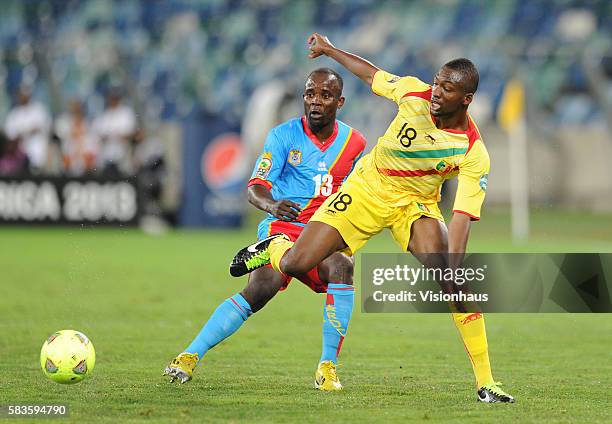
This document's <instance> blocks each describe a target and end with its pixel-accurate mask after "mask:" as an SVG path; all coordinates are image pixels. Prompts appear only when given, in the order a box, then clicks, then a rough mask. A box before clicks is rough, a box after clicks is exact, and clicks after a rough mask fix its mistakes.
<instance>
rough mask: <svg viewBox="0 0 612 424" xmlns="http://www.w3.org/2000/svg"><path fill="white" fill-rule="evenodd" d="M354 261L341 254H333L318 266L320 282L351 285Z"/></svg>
mask: <svg viewBox="0 0 612 424" xmlns="http://www.w3.org/2000/svg"><path fill="white" fill-rule="evenodd" d="M354 268H355V267H354V260H353V258H352V257H349V256H346V255H343V254H342V253H334V254H333V255H331V256H330V257H329V258H327V259H325V260H324V261H323V262H322V263H321V264H320V265H319V277H320V278H321V280H323V281H326V282H328V283H333V284H353V272H354Z"/></svg>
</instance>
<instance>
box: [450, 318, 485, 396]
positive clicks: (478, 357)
mask: <svg viewBox="0 0 612 424" xmlns="http://www.w3.org/2000/svg"><path fill="white" fill-rule="evenodd" d="M452 316H453V320H454V321H455V325H456V326H457V329H458V330H459V333H460V334H461V338H462V339H463V344H464V345H465V350H467V353H468V356H469V357H470V361H471V362H472V368H473V369H474V375H475V376H476V385H477V386H478V387H479V388H480V387H482V386H484V385H486V384H491V383H493V376H492V375H491V364H490V363H489V346H488V344H487V333H486V330H485V323H484V315H483V314H482V313H480V312H476V313H453V314H452Z"/></svg>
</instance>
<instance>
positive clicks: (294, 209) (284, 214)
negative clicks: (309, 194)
mask: <svg viewBox="0 0 612 424" xmlns="http://www.w3.org/2000/svg"><path fill="white" fill-rule="evenodd" d="M248 199H249V203H250V204H252V205H253V206H255V207H256V208H257V209H260V210H262V211H264V212H268V213H269V214H271V215H273V216H274V217H275V218H277V219H280V220H281V221H295V220H296V219H297V217H298V215H299V214H300V211H301V208H300V205H299V204H297V203H295V202H292V201H291V200H285V199H281V200H276V199H274V197H272V194H271V193H270V190H268V188H267V187H264V186H263V185H259V184H254V185H252V186H250V187H249V188H248Z"/></svg>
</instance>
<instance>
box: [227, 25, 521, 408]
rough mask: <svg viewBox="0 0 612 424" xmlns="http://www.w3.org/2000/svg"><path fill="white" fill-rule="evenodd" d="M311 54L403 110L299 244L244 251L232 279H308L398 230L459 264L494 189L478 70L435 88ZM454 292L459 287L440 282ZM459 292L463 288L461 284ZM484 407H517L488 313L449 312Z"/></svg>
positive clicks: (457, 72) (468, 69)
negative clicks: (492, 358) (448, 208)
mask: <svg viewBox="0 0 612 424" xmlns="http://www.w3.org/2000/svg"><path fill="white" fill-rule="evenodd" d="M308 42H309V44H310V53H309V57H310V58H312V59H314V58H316V57H319V56H321V55H326V56H328V57H330V58H332V59H334V60H335V61H337V62H338V63H339V64H341V65H342V66H344V67H345V68H346V69H348V70H349V71H350V72H352V73H353V74H355V75H356V76H357V77H359V78H360V79H361V80H363V81H364V82H365V83H366V84H368V85H370V86H371V87H372V91H373V92H374V93H375V94H378V95H380V96H384V97H386V98H388V99H390V100H393V101H394V102H395V103H397V105H398V108H399V110H398V113H397V116H396V117H395V119H394V120H393V121H392V122H391V125H389V128H388V129H387V131H386V132H385V134H384V135H383V136H382V137H380V138H379V139H378V143H377V145H376V146H375V147H374V149H373V150H372V151H371V152H370V153H369V154H368V155H366V156H364V157H363V158H362V159H361V160H360V161H359V162H358V163H357V164H356V166H355V170H354V172H353V173H352V174H351V175H350V176H349V178H348V179H347V180H346V181H345V182H344V184H343V185H342V187H341V188H340V190H339V191H338V192H337V193H336V194H335V195H333V196H330V197H329V198H328V199H327V200H326V201H325V202H324V203H323V205H321V207H320V208H319V209H318V210H317V212H316V213H315V214H314V216H313V217H312V218H311V219H310V222H309V223H308V225H307V226H306V228H305V229H304V231H303V232H302V233H301V235H300V236H299V238H298V239H297V240H296V241H295V243H293V242H291V241H289V240H288V238H287V237H285V236H284V235H282V234H279V235H274V236H272V237H270V238H268V239H265V240H261V241H260V242H258V243H255V244H253V245H251V246H248V247H246V248H244V249H242V250H241V251H240V252H238V254H237V255H236V257H235V258H234V261H233V262H232V265H231V268H232V274H233V275H237V274H241V273H248V272H251V271H252V270H253V269H255V268H258V267H260V266H263V265H265V264H267V263H271V264H272V267H273V268H274V269H275V270H277V271H280V272H282V273H284V274H287V275H290V276H299V275H303V274H306V273H307V272H309V271H310V270H311V269H312V268H314V267H315V266H316V265H317V264H319V263H320V262H321V261H322V260H323V259H325V258H327V257H328V256H329V255H331V254H332V253H334V252H337V251H342V252H345V253H349V254H354V253H355V252H356V251H357V250H359V249H360V248H361V247H362V246H363V245H364V244H365V243H366V242H367V241H368V240H369V239H370V238H371V237H372V236H373V235H375V234H378V233H379V232H380V231H382V230H383V229H384V228H388V229H389V230H391V233H392V234H393V238H394V239H395V240H396V241H397V243H398V244H399V245H400V247H401V248H402V249H403V250H405V251H409V252H410V253H412V254H413V255H414V256H415V257H416V258H417V259H418V260H419V261H421V262H422V263H423V264H424V265H425V266H427V267H432V268H440V267H450V268H455V267H458V266H460V264H461V262H462V260H463V256H464V253H465V249H466V245H467V241H468V236H469V232H470V222H471V221H477V220H479V219H480V209H481V206H482V202H483V200H484V197H485V191H486V188H487V177H488V174H489V156H488V154H487V150H486V148H485V145H484V143H483V142H482V139H481V136H480V133H479V132H478V128H477V127H476V124H475V123H474V121H473V120H472V118H471V117H470V115H469V114H468V106H469V105H470V103H471V102H472V100H473V97H474V93H475V92H476V89H477V87H478V79H479V76H478V71H477V69H476V67H475V66H474V64H473V63H472V62H471V61H469V60H468V59H455V60H452V61H450V62H448V63H446V64H445V65H444V66H442V68H440V70H439V71H438V73H437V74H436V75H435V76H434V81H433V84H432V85H429V84H427V83H425V82H423V81H420V80H419V79H418V78H414V77H400V76H396V75H393V74H390V73H388V72H385V71H383V70H381V69H380V68H378V67H376V66H374V65H373V64H372V63H370V62H368V61H367V60H365V59H363V58H361V57H359V56H356V55H354V54H351V53H348V52H346V51H343V50H341V49H338V48H336V47H335V46H334V45H333V44H332V43H331V42H330V41H329V39H328V38H327V37H325V36H323V35H320V34H316V33H315V34H312V35H311V36H310V37H309V38H308ZM455 176H457V177H458V187H457V194H456V197H455V203H454V207H453V216H452V219H451V221H450V223H449V226H448V229H447V227H446V226H445V224H444V219H443V217H442V214H441V213H440V210H439V209H438V205H437V203H438V201H439V200H440V187H441V186H442V183H443V182H444V180H446V179H448V178H452V177H455ZM440 285H441V286H442V288H443V290H445V291H447V292H450V291H452V290H453V286H455V285H454V284H453V283H452V281H451V282H449V281H442V282H440ZM455 287H456V286H455ZM451 311H452V315H453V319H454V321H455V324H456V326H457V328H458V329H459V332H460V334H461V337H462V339H463V342H464V344H465V348H466V350H467V353H468V356H469V358H470V361H471V363H472V367H473V370H474V374H475V377H476V385H477V393H478V399H479V400H480V401H482V402H514V398H513V397H512V396H510V395H509V394H507V393H505V392H504V391H503V390H501V388H500V387H499V384H498V383H495V381H494V380H493V377H492V375H491V366H490V364H489V354H488V346H487V337H486V332H485V324H484V316H483V314H482V313H480V312H477V311H474V310H468V309H467V308H466V307H465V306H463V305H461V304H454V305H451Z"/></svg>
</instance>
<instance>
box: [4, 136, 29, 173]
mask: <svg viewBox="0 0 612 424" xmlns="http://www.w3.org/2000/svg"><path fill="white" fill-rule="evenodd" d="M29 165H30V161H29V160H28V157H27V155H26V154H25V153H24V151H23V150H22V149H21V146H20V145H19V141H18V140H10V139H9V138H8V137H7V136H6V135H5V134H4V133H3V132H2V131H0V176H2V177H12V176H16V175H22V174H27V173H28V170H29Z"/></svg>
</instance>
